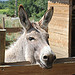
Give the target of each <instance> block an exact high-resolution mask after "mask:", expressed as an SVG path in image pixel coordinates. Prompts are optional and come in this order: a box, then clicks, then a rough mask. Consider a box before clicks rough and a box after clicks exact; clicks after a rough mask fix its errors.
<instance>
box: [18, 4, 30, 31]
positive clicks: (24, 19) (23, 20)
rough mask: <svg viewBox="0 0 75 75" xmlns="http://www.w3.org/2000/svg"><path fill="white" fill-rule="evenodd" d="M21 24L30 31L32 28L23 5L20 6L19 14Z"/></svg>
mask: <svg viewBox="0 0 75 75" xmlns="http://www.w3.org/2000/svg"><path fill="white" fill-rule="evenodd" d="M18 15H19V18H20V21H21V24H22V25H23V27H24V28H25V29H26V30H28V29H29V28H30V27H31V24H30V21H29V19H28V16H27V14H26V12H25V10H24V7H23V5H20V6H19V12H18Z"/></svg>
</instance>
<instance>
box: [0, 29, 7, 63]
mask: <svg viewBox="0 0 75 75" xmlns="http://www.w3.org/2000/svg"><path fill="white" fill-rule="evenodd" d="M5 32H6V30H5V29H0V64H3V63H4V57H5V35H6V34H5Z"/></svg>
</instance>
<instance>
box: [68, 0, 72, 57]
mask: <svg viewBox="0 0 75 75" xmlns="http://www.w3.org/2000/svg"><path fill="white" fill-rule="evenodd" d="M68 47H69V57H71V55H72V53H71V52H72V50H71V47H72V0H69V43H68Z"/></svg>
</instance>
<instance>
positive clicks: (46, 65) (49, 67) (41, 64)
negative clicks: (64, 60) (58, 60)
mask: <svg viewBox="0 0 75 75" xmlns="http://www.w3.org/2000/svg"><path fill="white" fill-rule="evenodd" d="M38 63H39V65H40V67H42V68H45V69H51V68H52V64H43V63H42V62H41V61H39V62H38Z"/></svg>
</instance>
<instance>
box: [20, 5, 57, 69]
mask: <svg viewBox="0 0 75 75" xmlns="http://www.w3.org/2000/svg"><path fill="white" fill-rule="evenodd" d="M52 15H53V7H51V8H50V9H49V10H48V11H47V12H46V13H45V15H44V16H43V18H42V19H41V20H40V21H39V22H35V23H31V22H30V21H29V19H28V16H27V14H26V12H25V10H24V8H23V6H22V5H20V6H19V18H20V21H21V24H22V26H23V28H24V29H25V30H26V34H25V39H26V41H25V42H26V48H25V60H26V61H30V62H31V63H32V64H39V65H40V66H41V67H43V68H51V67H52V63H53V61H54V60H55V59H56V56H55V54H54V53H53V52H52V50H51V48H50V46H49V42H48V38H49V34H48V33H47V27H48V23H49V21H50V20H51V18H52Z"/></svg>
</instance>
